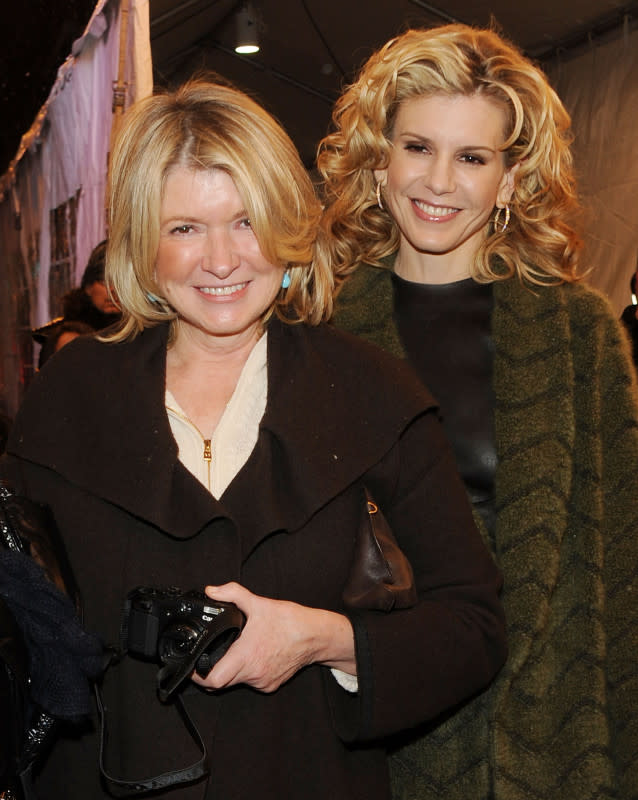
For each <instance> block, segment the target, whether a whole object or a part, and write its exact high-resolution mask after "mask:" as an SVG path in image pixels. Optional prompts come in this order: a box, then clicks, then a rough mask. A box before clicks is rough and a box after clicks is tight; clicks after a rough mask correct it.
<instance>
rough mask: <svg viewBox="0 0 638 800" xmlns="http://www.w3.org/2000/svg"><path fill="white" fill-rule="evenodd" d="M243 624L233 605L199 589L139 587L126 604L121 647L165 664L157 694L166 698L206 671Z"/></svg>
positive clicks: (220, 655) (233, 638)
mask: <svg viewBox="0 0 638 800" xmlns="http://www.w3.org/2000/svg"><path fill="white" fill-rule="evenodd" d="M244 622H245V618H244V615H243V614H242V612H241V611H240V610H239V609H238V608H237V606H236V605H234V603H220V602H215V601H213V600H211V599H210V598H208V597H207V596H206V595H205V594H204V593H203V592H197V591H188V592H185V591H182V590H181V589H178V588H177V587H169V588H166V589H161V588H155V587H152V586H138V587H137V588H135V589H133V590H132V591H131V592H129V594H128V595H127V598H126V602H125V605H124V614H123V620H122V632H121V634H122V636H121V638H122V648H123V650H124V651H125V652H128V653H129V654H130V655H133V656H138V657H139V658H144V659H148V660H151V661H157V662H158V663H160V664H162V665H163V668H162V669H161V670H160V671H159V673H158V692H159V696H160V699H161V700H167V699H168V698H169V696H170V695H171V694H172V693H173V692H174V691H175V689H177V688H178V686H179V685H180V684H181V683H182V681H184V680H185V679H186V678H188V677H189V676H190V675H191V674H192V672H193V670H195V671H196V672H197V673H198V675H201V676H202V677H206V675H208V673H209V672H210V670H211V669H212V668H213V667H214V665H215V664H216V663H217V662H218V661H219V659H220V658H221V657H222V656H223V655H224V653H225V652H226V651H227V650H228V648H229V647H230V645H231V644H232V643H233V642H234V641H235V639H236V638H237V637H238V636H239V634H240V633H241V630H242V628H243V626H244Z"/></svg>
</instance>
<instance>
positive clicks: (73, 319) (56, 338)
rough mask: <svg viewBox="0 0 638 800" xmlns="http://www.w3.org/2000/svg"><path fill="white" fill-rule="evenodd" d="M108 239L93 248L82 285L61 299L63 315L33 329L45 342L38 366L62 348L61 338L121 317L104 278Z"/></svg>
mask: <svg viewBox="0 0 638 800" xmlns="http://www.w3.org/2000/svg"><path fill="white" fill-rule="evenodd" d="M106 242H107V240H106V239H104V240H103V241H101V242H100V243H99V244H97V245H96V246H95V247H94V248H93V250H92V252H91V255H90V256H89V260H88V263H87V265H86V268H85V270H84V273H83V275H82V281H81V282H80V286H79V287H78V288H76V289H71V291H70V292H68V293H67V294H65V295H64V297H63V298H62V316H61V317H58V318H56V319H54V320H51V322H48V323H47V324H46V325H42V326H41V327H40V328H36V329H35V330H34V331H33V338H34V339H35V341H36V342H39V343H40V344H41V345H42V348H41V350H40V354H39V356H38V368H39V369H42V366H43V365H44V364H45V362H46V361H47V360H48V359H49V358H50V357H51V356H52V355H53V353H55V352H56V351H57V350H59V349H60V346H61V345H60V342H61V341H63V343H64V344H67V342H69V341H70V340H71V339H72V338H74V337H73V336H72V335H71V334H73V333H76V334H77V335H81V334H86V333H92V332H95V331H102V330H104V329H105V328H108V327H109V326H110V325H113V324H114V323H115V322H118V321H119V320H120V317H121V314H120V311H119V309H118V307H117V305H116V304H115V302H114V300H113V294H112V292H111V291H110V289H109V287H108V286H107V285H106V282H105V280H104V262H105V256H106Z"/></svg>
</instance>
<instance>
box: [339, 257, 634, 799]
mask: <svg viewBox="0 0 638 800" xmlns="http://www.w3.org/2000/svg"><path fill="white" fill-rule="evenodd" d="M390 275H391V273H390V271H389V270H388V269H384V268H373V267H368V266H361V267H360V268H359V269H358V270H357V271H356V272H355V273H354V275H353V276H352V277H351V278H350V279H349V281H348V282H347V283H346V285H345V287H344V288H343V290H342V292H341V294H340V296H339V299H338V303H337V310H336V314H335V324H337V325H339V326H340V327H343V328H346V329H348V330H350V331H351V332H353V333H357V334H359V335H361V336H363V337H365V338H367V339H369V340H370V341H373V342H376V343H377V344H378V345H380V346H382V347H384V348H385V349H387V350H390V351H391V352H394V353H395V354H396V355H399V356H404V353H403V348H402V346H401V342H400V340H399V336H398V333H397V330H396V327H395V324H394V320H393V315H392V286H391V277H390ZM492 336H493V342H494V379H493V380H494V396H495V406H494V426H495V436H496V449H497V454H498V467H497V472H496V486H495V491H496V514H497V518H496V525H495V530H494V533H493V537H492V540H491V541H490V542H489V546H490V548H491V550H492V552H493V554H494V557H495V558H496V560H497V562H498V564H499V566H500V568H501V570H502V572H503V576H504V590H503V603H504V606H505V610H506V613H507V618H508V628H509V645H510V655H509V659H508V662H507V664H506V666H505V668H504V669H503V670H502V672H501V673H500V675H499V676H498V677H497V679H496V680H495V681H494V683H493V684H492V685H491V687H490V688H489V689H488V690H487V691H485V692H484V693H483V694H481V695H480V696H479V697H477V698H475V699H473V700H472V701H471V702H469V703H468V704H467V705H465V706H464V707H462V708H461V709H460V710H458V711H456V713H454V714H452V715H451V716H449V717H448V718H447V719H445V720H443V721H439V722H438V724H437V725H433V726H430V727H428V728H427V729H426V728H424V729H423V730H420V731H416V732H411V734H410V736H409V737H406V742H405V743H404V744H402V746H400V747H399V748H398V749H396V751H395V752H394V753H393V756H392V758H391V769H392V776H393V789H394V796H395V798H397V800H430V799H431V798H446V800H487V799H488V798H490V799H491V800H545V799H546V800H587V799H588V798H592V800H593V798H596V800H600V799H601V798H616V800H630V799H631V798H638V481H637V477H638V414H637V403H636V385H635V378H634V374H633V370H632V366H631V363H630V356H629V349H628V345H627V342H626V340H625V337H624V333H623V332H622V331H621V329H620V327H619V325H618V323H617V321H616V320H615V318H614V316H613V314H612V313H611V310H610V308H609V306H608V304H607V302H606V300H605V299H604V298H603V297H601V296H600V295H599V294H597V293H595V292H594V291H592V290H591V289H588V288H586V287H584V286H582V285H579V284H578V285H574V284H569V285H564V286H556V287H551V288H550V287H544V288H539V287H532V288H526V287H524V286H523V285H522V284H521V282H520V281H519V280H518V279H515V278H511V279H508V280H504V281H498V282H496V283H495V284H494V310H493V314H492ZM467 402H468V403H471V402H472V398H471V397H468V398H467ZM424 645H425V646H427V643H424ZM423 691H424V692H436V686H424V687H423Z"/></svg>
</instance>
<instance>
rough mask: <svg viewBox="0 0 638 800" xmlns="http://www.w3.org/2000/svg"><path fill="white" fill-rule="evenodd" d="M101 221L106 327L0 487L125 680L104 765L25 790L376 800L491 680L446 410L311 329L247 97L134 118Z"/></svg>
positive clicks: (62, 358)
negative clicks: (69, 570)
mask: <svg viewBox="0 0 638 800" xmlns="http://www.w3.org/2000/svg"><path fill="white" fill-rule="evenodd" d="M109 208H110V219H111V229H110V232H109V246H108V252H107V268H106V269H107V276H108V280H109V283H110V284H111V285H113V287H114V291H115V292H116V294H117V298H118V303H119V306H120V307H121V309H122V315H123V316H122V324H121V327H120V328H119V329H118V330H116V331H115V332H114V333H113V332H110V333H108V334H107V335H105V336H102V337H100V338H99V339H89V338H83V339H82V340H80V339H78V340H76V341H75V342H72V343H71V344H69V345H67V346H66V347H65V348H63V350H62V351H60V353H58V354H56V355H55V357H54V358H52V359H51V360H50V362H48V363H47V365H46V368H45V369H43V370H42V371H41V372H40V373H39V374H38V378H37V380H35V381H34V382H33V384H32V386H31V388H30V391H29V392H28V394H27V397H26V398H25V400H24V402H23V406H22V409H21V412H20V414H19V416H18V418H17V419H16V421H15V422H14V425H13V431H14V433H15V436H14V438H12V440H11V441H10V442H9V445H8V447H7V453H8V455H6V456H5V457H4V461H3V462H2V468H1V469H0V476H2V477H4V479H5V480H8V481H9V482H10V483H15V484H17V488H18V489H19V490H21V491H22V492H24V493H26V494H28V495H29V496H31V497H33V498H34V499H36V500H37V501H38V502H39V503H41V504H45V505H48V506H49V507H50V508H51V512H52V514H53V517H54V518H55V520H56V522H57V525H58V527H59V529H60V532H61V535H62V537H63V539H64V541H65V543H66V546H67V549H68V552H69V558H70V561H71V563H72V565H73V569H74V571H75V575H76V579H77V583H78V585H79V587H80V591H81V594H82V597H83V601H84V612H85V613H84V622H85V624H86V626H87V628H89V629H90V630H93V631H96V632H98V633H99V634H100V636H101V637H102V639H103V640H104V641H105V642H107V643H117V642H118V641H120V640H121V641H122V645H123V649H124V653H125V654H124V655H123V657H122V658H121V659H120V660H119V661H118V663H116V664H114V665H113V666H111V667H110V668H109V669H108V671H107V672H106V676H105V678H104V682H103V685H102V688H101V694H102V696H103V700H104V703H103V706H104V708H106V717H104V724H105V727H106V732H107V733H109V734H111V735H110V736H108V738H107V739H106V747H104V746H102V745H100V743H99V741H98V739H99V737H98V736H97V735H96V734H95V732H96V731H97V730H99V727H100V723H99V721H98V720H96V721H94V725H93V729H92V730H91V729H90V726H89V729H88V730H83V731H80V732H75V734H74V735H72V736H69V737H68V738H67V737H61V738H60V739H59V741H58V742H57V743H56V746H55V749H54V750H53V752H52V753H51V756H50V758H49V759H48V760H47V761H46V762H45V764H44V767H43V769H42V771H41V775H40V777H39V780H38V782H37V786H38V787H39V788H41V790H42V795H43V796H46V797H47V798H48V800H86V799H87V798H91V800H98V799H99V798H107V797H110V796H112V794H111V790H112V791H113V792H114V793H115V794H117V795H121V794H122V793H129V794H130V793H131V792H135V793H140V792H144V791H152V792H153V797H157V798H167V800H168V798H172V797H179V798H180V800H213V799H214V800H218V798H231V797H232V798H237V799H238V800H254V798H262V800H282V798H286V800H309V799H310V798H317V799H319V798H322V799H323V798H328V797H329V798H332V800H356V798H366V800H387V799H388V798H389V796H390V789H389V779H388V769H387V762H386V754H385V749H384V746H383V741H384V738H386V737H389V736H390V735H392V734H395V733H397V732H398V731H400V730H403V729H405V728H409V727H411V726H413V725H415V724H416V723H417V722H422V721H424V720H427V719H431V718H433V717H435V716H437V715H438V714H440V713H441V712H443V711H444V710H445V709H447V708H448V707H450V706H453V705H455V704H457V703H458V702H460V701H461V700H463V699H464V698H466V697H469V696H471V695H472V694H473V693H475V692H476V691H478V690H480V689H481V688H483V687H484V686H485V685H486V684H487V683H489V681H490V680H491V679H492V678H493V676H494V675H495V673H496V672H497V671H498V670H499V669H500V667H501V666H502V664H503V661H504V659H505V654H506V645H505V633H504V618H503V612H502V608H501V605H500V601H499V599H498V593H499V588H500V583H501V579H500V574H499V572H498V569H497V568H496V567H495V565H494V564H493V562H492V560H491V558H490V555H489V552H488V550H487V548H486V547H485V545H484V543H483V542H482V540H481V536H480V533H479V531H478V529H477V528H476V525H475V524H474V520H473V517H472V511H471V506H470V504H469V502H468V500H467V497H466V496H465V492H464V489H463V485H462V483H461V480H460V478H459V475H458V472H457V471H456V468H455V466H454V458H453V455H452V452H451V448H450V447H449V445H448V442H447V440H446V439H445V436H444V435H443V432H442V427H441V425H440V422H439V420H438V418H437V416H436V413H435V407H434V403H433V401H432V399H431V397H430V396H429V394H428V393H427V392H426V391H425V390H424V389H423V387H421V386H420V384H419V382H418V381H417V380H416V378H415V377H414V376H413V375H412V373H411V371H410V370H409V369H407V368H406V366H405V365H403V364H402V363H401V362H399V361H398V360H396V359H393V358H390V357H389V356H387V354H385V353H382V352H381V351H378V350H377V349H376V348H371V347H370V346H369V345H367V344H366V343H365V342H361V341H360V340H357V339H356V338H354V337H351V336H349V335H348V334H345V333H343V332H341V331H337V330H335V329H334V328H332V327H331V326H329V325H327V324H325V323H323V322H322V320H324V319H325V318H326V317H327V316H328V315H329V314H330V312H331V308H332V288H333V279H332V273H331V270H330V269H329V268H328V266H327V262H326V260H325V256H324V251H325V247H324V246H323V245H322V242H321V232H320V230H319V223H320V216H321V215H320V206H319V204H318V201H317V199H316V197H315V195H314V193H313V188H312V184H311V182H310V179H309V177H308V175H307V174H306V171H305V170H304V168H303V165H302V164H301V161H300V159H299V156H298V154H297V152H296V150H295V148H294V147H293V145H292V143H291V141H290V140H289V138H288V137H287V135H286V134H285V133H284V131H283V130H282V129H281V128H280V127H279V125H278V124H277V123H276V122H275V121H274V120H273V119H272V118H271V117H270V116H269V115H268V114H267V113H266V112H265V111H264V110H263V109H262V108H261V107H260V106H258V105H257V104H256V103H255V102H254V101H252V100H251V99H250V98H248V97H247V96H246V95H245V94H242V93H241V92H239V91H237V90H235V89H233V88H230V87H227V86H220V85H218V84H215V83H210V82H206V81H202V80H197V81H191V82H189V83H187V84H186V85H185V86H183V87H181V88H179V89H177V90H176V91H174V92H171V93H167V94H158V95H156V96H154V97H150V98H148V99H145V100H142V101H141V102H140V103H139V104H137V105H135V106H133V108H132V109H131V110H130V111H129V112H128V113H127V114H126V115H125V117H124V121H123V123H122V128H121V130H120V131H119V133H118V137H117V140H116V142H115V145H114V150H113V155H112V161H111V173H110V196H109ZM370 385H374V386H375V388H376V391H377V393H376V394H372V393H370V392H369V389H368V387H369V386H370ZM44 408H46V410H47V413H43V409H44ZM52 419H53V420H55V425H52V424H51V420H52ZM423 453H427V456H426V457H425V458H422V457H421V455H420V454H423ZM426 506H427V507H428V509H429V511H428V515H427V517H424V516H423V513H422V511H423V508H424V507H426ZM384 519H385V520H386V521H387V523H389V525H390V526H391V531H390V530H389V529H388V528H387V525H386V526H384V524H383V521H384ZM376 530H380V531H381V533H380V534H379V537H380V538H379V539H377V538H376V534H375V531H376ZM381 534H382V535H381ZM378 541H381V542H383V543H384V547H385V550H384V551H383V553H384V554H385V556H384V559H380V555H379V554H378V550H377V549H376V548H377V547H378V545H377V542H378ZM370 554H372V556H374V557H373V559H372V567H373V568H372V569H370V566H371V563H370V561H369V559H368V558H366V556H368V555H370ZM375 554H377V555H376V556H375ZM406 557H407V558H406ZM385 559H387V562H386V560H385ZM388 565H391V566H392V569H390V566H388ZM397 565H402V569H401V570H398V569H397ZM168 587H172V588H168ZM204 589H205V594H204V592H203V590H204ZM120 637H121V639H120ZM426 640H427V641H429V642H430V647H429V648H428V649H427V650H423V649H422V648H415V647H414V643H415V642H417V641H426ZM427 676H429V679H430V681H431V683H432V684H433V685H436V691H433V692H431V693H428V694H427V695H421V696H419V697H415V694H416V689H417V688H418V687H419V686H420V683H421V681H422V680H423V679H424V678H426V679H427ZM156 688H157V689H159V697H158V693H157V692H156ZM185 723H186V724H185ZM202 751H204V752H202ZM98 765H99V766H98ZM70 773H71V775H72V779H71V780H69V774H70Z"/></svg>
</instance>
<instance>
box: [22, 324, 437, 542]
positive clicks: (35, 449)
mask: <svg viewBox="0 0 638 800" xmlns="http://www.w3.org/2000/svg"><path fill="white" fill-rule="evenodd" d="M268 337H269V338H268V401H267V407H266V412H265V414H264V417H263V419H262V421H261V425H260V432H259V438H258V442H257V445H256V447H255V449H254V450H253V452H252V454H251V456H250V458H249V459H248V462H247V463H246V464H245V465H244V467H243V468H242V470H241V471H240V473H239V474H238V475H237V476H236V478H235V479H234V480H233V481H232V482H231V484H230V486H229V487H228V489H227V490H226V492H225V493H224V495H223V496H222V497H221V498H220V502H218V501H217V500H215V498H213V497H212V496H211V495H210V494H209V493H208V492H207V491H206V490H205V489H204V487H202V486H201V485H200V484H199V482H198V481H197V480H196V479H195V478H194V477H193V476H192V475H191V474H190V473H189V472H188V471H187V470H186V469H185V468H184V466H183V465H182V464H181V462H180V461H179V460H178V457H177V447H176V444H175V440H174V439H173V436H172V434H171V431H170V427H169V423H168V418H167V415H166V410H165V407H164V389H165V365H166V348H167V342H168V328H167V327H166V326H164V325H162V326H158V327H156V328H153V329H148V330H146V331H144V332H143V333H142V334H140V335H139V336H138V337H137V338H136V339H134V340H133V341H132V342H126V343H120V344H105V343H102V342H98V341H95V340H92V339H81V340H77V341H76V342H74V343H73V346H69V347H67V348H64V350H62V351H60V353H59V354H58V355H56V357H55V359H52V360H51V363H50V365H47V367H46V368H45V369H43V371H42V372H41V373H40V374H39V375H38V376H37V378H36V380H35V381H34V385H33V387H32V388H31V389H30V391H29V392H28V393H27V396H26V398H25V400H24V403H23V406H22V408H21V411H20V414H19V416H18V418H17V419H16V422H15V425H14V428H13V431H12V436H11V441H10V443H9V446H8V451H9V452H10V453H13V454H15V455H17V456H20V457H21V458H24V459H27V460H29V461H32V462H34V463H37V464H40V465H42V466H44V467H46V468H48V469H51V470H53V471H55V472H57V473H58V474H59V475H61V476H62V477H63V478H64V479H65V480H68V481H69V482H71V483H72V484H74V485H75V486H77V487H78V488H80V489H82V490H84V491H87V492H89V493H92V494H96V495H98V496H100V497H101V498H103V499H104V500H106V501H107V502H109V503H112V504H115V505H117V506H120V507H122V508H123V509H125V510H126V511H127V512H128V513H130V514H133V515H135V516H136V517H139V518H141V519H143V520H146V521H148V522H150V523H151V524H153V525H155V526H156V527H158V528H160V529H161V530H163V531H165V532H167V533H169V534H170V535H171V536H174V537H177V538H188V537H192V536H194V535H196V534H198V533H199V532H200V531H201V530H202V529H203V528H204V527H205V526H206V525H207V524H209V523H210V522H211V521H212V520H214V519H216V518H222V517H231V518H232V519H233V521H234V522H235V523H236V524H237V525H238V526H239V527H240V528H241V529H242V550H243V551H244V555H246V554H247V553H248V552H250V551H251V550H252V549H253V548H254V546H255V545H256V544H257V543H258V541H260V540H261V539H262V538H264V537H265V536H267V535H269V533H271V532H272V531H275V530H288V531H294V530H297V529H298V528H300V527H302V525H303V524H304V522H305V521H306V520H307V519H308V518H309V517H311V516H312V515H313V514H314V513H315V512H316V511H317V510H318V509H319V508H321V507H322V506H323V505H325V504H326V503H328V502H329V501H330V500H331V499H332V498H333V497H335V496H336V495H337V494H338V493H339V492H341V491H342V490H343V489H344V488H345V487H347V486H348V485H350V484H352V483H353V482H355V481H356V480H357V479H358V478H360V476H361V475H362V474H363V473H365V471H366V470H368V469H369V468H370V467H372V466H373V465H374V464H376V463H377V462H378V461H379V460H380V459H381V458H382V457H383V456H384V455H385V454H386V453H387V452H388V451H389V450H390V449H391V447H392V446H393V445H394V444H395V442H396V441H397V439H398V437H399V436H400V434H401V432H402V431H403V430H404V429H405V428H406V426H407V425H408V424H409V423H410V421H411V420H412V419H414V418H415V417H416V416H417V415H419V414H420V413H423V412H424V411H425V410H426V409H428V408H431V407H432V406H433V405H434V403H433V400H432V398H431V397H430V395H429V394H428V393H427V391H425V390H423V389H421V388H419V384H418V382H417V381H416V379H415V377H414V376H413V374H412V372H411V370H410V369H409V368H408V367H407V366H406V365H405V364H402V363H401V362H399V361H397V360H395V359H393V358H391V357H389V356H387V355H386V354H384V353H381V352H380V351H378V350H377V349H376V348H373V347H370V346H369V345H368V344H366V343H365V342H361V341H359V340H357V339H355V338H354V337H351V336H349V335H348V334H346V333H342V332H340V331H335V330H334V329H332V328H330V327H328V326H325V325H322V326H319V327H318V328H308V327H306V326H303V325H285V324H282V323H280V322H279V321H278V320H271V322H270V323H269V327H268Z"/></svg>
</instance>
